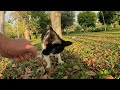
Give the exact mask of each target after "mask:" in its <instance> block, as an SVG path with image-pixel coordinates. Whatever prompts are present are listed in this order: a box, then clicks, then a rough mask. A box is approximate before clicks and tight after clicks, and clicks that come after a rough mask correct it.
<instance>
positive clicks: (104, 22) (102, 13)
mask: <svg viewBox="0 0 120 90" xmlns="http://www.w3.org/2000/svg"><path fill="white" fill-rule="evenodd" d="M102 17H103V22H104V25H105V31H106V24H105V19H104V14H103V12H102Z"/></svg>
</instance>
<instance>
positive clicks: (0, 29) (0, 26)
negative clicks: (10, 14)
mask: <svg viewBox="0 0 120 90" xmlns="http://www.w3.org/2000/svg"><path fill="white" fill-rule="evenodd" d="M4 17H5V11H0V32H1V33H2V34H5V30H4Z"/></svg>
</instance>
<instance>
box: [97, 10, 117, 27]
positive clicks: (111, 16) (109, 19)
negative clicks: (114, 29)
mask: <svg viewBox="0 0 120 90" xmlns="http://www.w3.org/2000/svg"><path fill="white" fill-rule="evenodd" d="M103 16H104V20H103ZM98 18H99V21H100V22H101V23H102V24H104V21H105V24H107V25H110V24H113V23H114V22H115V21H116V20H117V15H116V11H100V12H99V13H98Z"/></svg>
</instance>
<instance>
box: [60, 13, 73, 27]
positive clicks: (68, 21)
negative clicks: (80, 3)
mask: <svg viewBox="0 0 120 90" xmlns="http://www.w3.org/2000/svg"><path fill="white" fill-rule="evenodd" d="M74 21H75V12H74V11H61V24H62V25H61V27H62V29H65V28H66V27H69V26H72V25H73V23H74Z"/></svg>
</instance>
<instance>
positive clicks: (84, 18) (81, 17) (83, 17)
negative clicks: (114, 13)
mask: <svg viewBox="0 0 120 90" xmlns="http://www.w3.org/2000/svg"><path fill="white" fill-rule="evenodd" d="M77 20H78V23H79V25H81V26H82V27H83V28H84V30H85V31H87V27H95V24H96V20H97V15H96V13H95V12H92V11H82V12H80V13H79V14H78V16H77Z"/></svg>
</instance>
